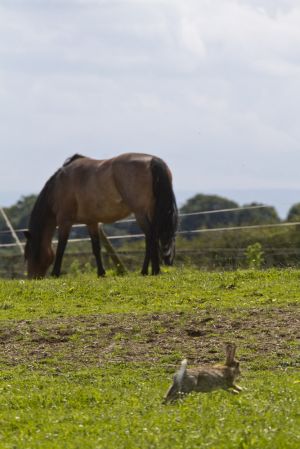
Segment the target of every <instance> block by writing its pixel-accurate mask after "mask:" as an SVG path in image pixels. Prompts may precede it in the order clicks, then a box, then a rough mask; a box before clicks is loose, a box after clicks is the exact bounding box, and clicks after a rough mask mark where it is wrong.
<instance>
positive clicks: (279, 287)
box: [0, 269, 300, 449]
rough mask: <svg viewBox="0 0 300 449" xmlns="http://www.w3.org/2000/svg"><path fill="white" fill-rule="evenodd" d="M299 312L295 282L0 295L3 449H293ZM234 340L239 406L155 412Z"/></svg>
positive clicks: (131, 279)
mask: <svg viewBox="0 0 300 449" xmlns="http://www.w3.org/2000/svg"><path fill="white" fill-rule="evenodd" d="M299 299H300V271H297V270H282V271H280V270H268V271H238V272H232V273H201V272H199V271H197V270H188V269H185V270H176V269H172V270H168V271H165V272H164V274H163V275H162V276H159V277H149V278H145V277H141V276H138V275H136V274H130V275H128V276H124V277H115V276H113V275H112V274H110V275H108V276H107V278H106V279H96V278H95V277H94V276H92V275H85V276H78V277H76V278H71V277H64V278H61V279H58V280H55V279H45V280H43V281H0V349H1V355H0V448H1V449H2V448H3V449H27V448H28V449H35V448H38V449H46V448H49V449H56V448H57V449H58V448H59V449H61V448H64V449H73V448H78V449H79V448H84V449H89V448H91V449H92V448H93V449H97V448H99V449H100V448H103V449H112V448H114V449H115V448H118V449H122V448H124V449H125V448H126V449H127V448H128V449H131V448H132V449H136V448H143V449H150V448H157V449H179V448H189V449H193V448H209V449H231V448H232V449H233V448H240V449H250V448H251V449H260V448H264V449H265V448H266V449H268V448H269V449H281V448H282V449H286V448H291V449H296V448H298V447H300V431H299V428H300V407H299V405H300V401H299V396H300V373H299V369H297V364H298V363H299V346H298V342H297V338H296V337H297V335H296V334H297V324H296V319H297V314H298V317H299ZM174 312H176V313H174ZM197 331H201V332H200V333H199V335H198V334H197V333H196V334H195V335H194V334H193V332H197ZM229 339H230V340H232V339H234V340H235V341H236V342H237V345H238V356H239V357H240V359H241V369H242V377H241V379H240V382H239V384H240V385H241V386H243V387H244V388H245V390H244V391H243V392H242V393H241V394H240V395H233V394H229V393H227V392H225V391H216V392H213V393H209V394H191V395H189V396H187V397H186V398H185V399H184V400H182V401H179V402H177V403H174V404H171V405H167V406H166V405H163V404H162V399H163V396H164V394H165V392H166V390H167V388H168V386H169V385H170V382H171V380H172V375H173V372H174V369H175V366H177V365H178V362H179V361H180V358H181V357H182V356H184V355H187V356H188V358H189V359H190V360H198V359H201V358H202V357H203V356H205V357H206V358H207V360H210V359H212V360H213V361H215V360H220V359H222V358H223V354H222V351H223V349H222V344H223V342H224V341H228V340H229Z"/></svg>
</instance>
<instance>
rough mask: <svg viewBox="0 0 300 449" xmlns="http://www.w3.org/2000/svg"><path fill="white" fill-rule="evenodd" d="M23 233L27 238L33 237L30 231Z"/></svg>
mask: <svg viewBox="0 0 300 449" xmlns="http://www.w3.org/2000/svg"><path fill="white" fill-rule="evenodd" d="M23 234H24V237H25V239H26V240H30V239H31V234H30V232H29V231H24V232H23Z"/></svg>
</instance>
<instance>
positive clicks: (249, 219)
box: [236, 203, 280, 226]
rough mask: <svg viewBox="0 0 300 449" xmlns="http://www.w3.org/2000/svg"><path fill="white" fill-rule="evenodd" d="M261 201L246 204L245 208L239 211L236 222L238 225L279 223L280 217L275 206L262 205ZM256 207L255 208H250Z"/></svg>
mask: <svg viewBox="0 0 300 449" xmlns="http://www.w3.org/2000/svg"><path fill="white" fill-rule="evenodd" d="M256 206H262V204H261V203H251V204H245V205H244V206H243V207H245V210H240V211H237V216H236V223H237V226H247V225H256V224H274V223H279V222H280V218H279V216H278V214H277V212H276V210H275V208H274V207H272V206H270V207H261V208H256ZM250 207H254V208H253V209H249V208H250Z"/></svg>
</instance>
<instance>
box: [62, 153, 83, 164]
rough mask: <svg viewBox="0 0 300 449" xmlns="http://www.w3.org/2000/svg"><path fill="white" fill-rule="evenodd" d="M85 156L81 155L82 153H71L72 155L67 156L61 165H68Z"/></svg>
mask: <svg viewBox="0 0 300 449" xmlns="http://www.w3.org/2000/svg"><path fill="white" fill-rule="evenodd" d="M83 157H85V156H83V155H82V154H78V153H76V154H73V156H71V157H69V158H68V159H66V160H65V162H64V163H63V167H66V166H67V165H70V164H71V163H72V162H74V161H76V160H77V159H81V158H83Z"/></svg>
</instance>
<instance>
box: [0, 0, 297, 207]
mask: <svg viewBox="0 0 300 449" xmlns="http://www.w3.org/2000/svg"><path fill="white" fill-rule="evenodd" d="M299 23H300V3H299V1H298V0H249V1H248V0H184V1H183V0H47V2H45V1H44V0H26V1H21V0H0V204H1V205H10V204H13V203H14V202H15V201H16V200H17V199H18V198H19V197H20V196H21V195H22V194H30V193H37V192H38V191H39V190H40V189H41V188H42V186H43V184H44V183H45V181H46V180H47V178H48V177H49V176H50V175H51V174H52V173H53V172H54V171H55V170H56V169H57V168H58V167H59V166H60V165H61V164H62V162H63V161H64V160H65V159H66V158H67V157H69V156H70V155H72V154H73V153H76V152H80V153H83V154H86V155H88V156H91V157H95V158H99V159H101V158H107V157H111V156H114V155H116V154H119V153H122V152H126V151H139V152H148V153H152V154H156V155H159V156H161V157H162V158H164V159H165V160H166V161H167V163H168V164H169V165H170V167H171V169H172V171H173V174H174V187H175V191H176V192H177V195H178V198H179V201H180V202H182V201H183V200H184V199H185V198H186V197H188V196H190V195H192V194H193V193H196V192H204V193H218V194H220V195H222V194H223V195H230V197H231V198H232V199H235V200H237V201H239V202H249V201H254V200H255V201H263V202H270V203H272V204H274V205H275V206H276V207H277V208H278V209H279V211H280V212H281V213H282V214H283V213H285V211H286V210H287V208H288V207H289V206H290V205H291V204H293V203H294V202H296V201H300V180H299V167H300V144H299V142H300V127H299V117H300V27H299Z"/></svg>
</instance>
